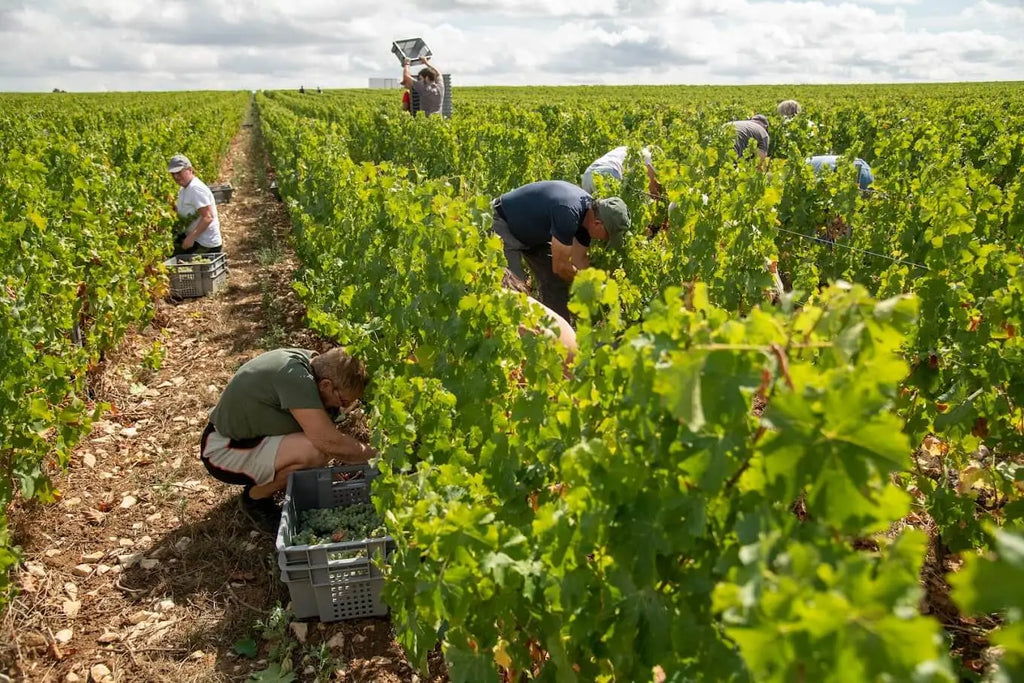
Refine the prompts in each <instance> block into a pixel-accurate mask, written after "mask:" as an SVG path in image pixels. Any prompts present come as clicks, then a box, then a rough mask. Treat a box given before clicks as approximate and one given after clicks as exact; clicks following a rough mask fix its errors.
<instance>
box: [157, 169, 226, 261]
mask: <svg viewBox="0 0 1024 683" xmlns="http://www.w3.org/2000/svg"><path fill="white" fill-rule="evenodd" d="M167 170H168V172H170V174H171V177H172V178H174V182H176V183H178V185H179V186H180V189H179V190H178V199H177V200H176V201H175V203H174V208H175V209H176V210H177V212H178V215H179V216H181V217H182V218H186V217H188V216H193V215H194V216H195V218H194V219H193V220H192V222H191V223H189V225H188V228H187V229H186V231H185V232H184V233H181V234H180V235H178V236H177V237H176V238H175V242H176V244H175V253H178V254H208V253H211V252H219V251H220V250H221V245H222V242H221V238H220V219H218V218H217V203H216V202H215V201H214V199H213V193H212V192H210V188H209V187H207V186H206V183H204V182H203V181H202V180H200V179H199V178H197V177H196V174H195V171H194V170H193V169H192V162H191V161H189V160H188V157H186V156H185V155H184V154H175V155H174V156H173V157H171V161H170V163H168V164H167Z"/></svg>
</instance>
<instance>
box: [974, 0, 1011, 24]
mask: <svg viewBox="0 0 1024 683" xmlns="http://www.w3.org/2000/svg"><path fill="white" fill-rule="evenodd" d="M960 16H962V17H963V18H964V19H967V20H968V21H970V20H972V19H981V20H993V21H998V22H1001V23H1010V24H1024V4H1018V5H1004V4H1002V3H998V2H989V0H981V2H979V3H977V4H975V5H972V6H970V7H967V8H966V9H964V11H963V12H961V13H960Z"/></svg>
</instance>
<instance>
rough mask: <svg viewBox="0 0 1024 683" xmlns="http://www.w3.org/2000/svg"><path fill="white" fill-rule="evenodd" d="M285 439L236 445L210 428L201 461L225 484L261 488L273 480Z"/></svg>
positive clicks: (266, 437)
mask: <svg viewBox="0 0 1024 683" xmlns="http://www.w3.org/2000/svg"><path fill="white" fill-rule="evenodd" d="M283 440H284V436H283V435H278V436H264V437H261V438H256V439H244V440H240V441H235V440H232V439H229V438H228V437H226V436H224V435H223V434H220V433H218V432H217V430H216V429H214V427H213V425H212V424H211V425H207V426H206V431H204V432H203V439H202V442H201V452H200V459H201V460H202V461H203V464H204V465H205V466H206V470H207V471H208V472H209V473H210V474H211V475H212V476H213V477H214V478H215V479H218V480H220V481H222V482H224V483H225V484H237V485H241V486H249V485H254V486H261V485H263V484H269V483H270V482H272V481H273V480H274V475H275V473H276V472H277V467H276V463H277V450H278V449H279V448H280V447H281V441H283Z"/></svg>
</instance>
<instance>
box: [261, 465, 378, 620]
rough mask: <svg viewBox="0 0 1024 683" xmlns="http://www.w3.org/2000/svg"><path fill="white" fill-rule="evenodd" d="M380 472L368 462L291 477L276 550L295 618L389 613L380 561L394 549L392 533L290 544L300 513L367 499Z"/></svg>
mask: <svg viewBox="0 0 1024 683" xmlns="http://www.w3.org/2000/svg"><path fill="white" fill-rule="evenodd" d="M377 474H378V473H377V470H375V469H373V468H371V467H370V466H368V465H343V466H338V467H325V468H321V469H315V470H300V471H298V472H293V473H292V474H291V475H289V477H288V487H287V489H286V490H285V499H284V507H283V509H282V511H281V526H280V527H279V528H278V532H277V542H276V548H277V562H278V567H279V568H280V569H281V580H282V581H284V582H285V584H287V586H288V592H289V594H290V595H291V599H292V610H293V612H294V613H295V616H296V617H297V618H299V619H308V618H310V617H316V618H319V619H320V621H339V620H342V619H359V618H362V617H379V616H384V615H386V614H387V612H388V608H387V605H385V604H384V602H383V601H382V600H381V590H382V589H383V587H384V574H383V572H381V570H380V568H379V567H378V566H377V564H376V562H379V561H380V560H381V559H382V558H384V557H386V556H387V554H388V553H389V552H391V551H392V550H393V549H394V547H395V542H394V539H392V538H391V537H390V536H384V537H382V538H366V539H360V540H356V541H341V542H338V543H318V544H316V545H291V542H292V536H294V534H295V533H296V531H297V527H298V520H299V513H300V512H302V511H303V510H310V509H316V508H329V507H339V506H345V505H353V504H357V503H369V502H370V483H371V482H372V481H373V479H374V478H375V477H376V476H377ZM346 476H347V477H350V478H349V479H347V480H346V479H344V477H346Z"/></svg>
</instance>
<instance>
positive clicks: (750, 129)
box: [728, 114, 769, 165]
mask: <svg viewBox="0 0 1024 683" xmlns="http://www.w3.org/2000/svg"><path fill="white" fill-rule="evenodd" d="M728 125H731V126H732V127H733V128H735V129H736V142H735V144H734V145H733V149H734V150H736V156H738V157H742V156H743V152H744V150H746V149H747V142H748V141H749V140H750V139H751V138H753V139H754V140H756V141H757V156H758V158H759V159H760V162H761V164H762V165H763V164H764V160H765V159H766V158H767V157H768V142H769V138H768V117H766V116H765V115H764V114H754V115H753V116H751V117H750V118H749V119H747V120H745V121H730V122H729V124H728Z"/></svg>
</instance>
